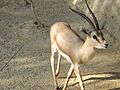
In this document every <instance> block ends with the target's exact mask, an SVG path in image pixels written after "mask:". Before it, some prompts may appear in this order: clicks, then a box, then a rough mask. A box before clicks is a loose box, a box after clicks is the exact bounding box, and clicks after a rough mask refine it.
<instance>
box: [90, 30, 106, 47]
mask: <svg viewBox="0 0 120 90" xmlns="http://www.w3.org/2000/svg"><path fill="white" fill-rule="evenodd" d="M89 36H90V38H91V39H92V40H93V43H94V45H95V48H100V49H102V48H103V49H106V48H107V47H108V44H107V42H106V41H105V39H104V37H103V33H102V32H101V31H100V30H98V31H92V32H91V33H90V35H89Z"/></svg>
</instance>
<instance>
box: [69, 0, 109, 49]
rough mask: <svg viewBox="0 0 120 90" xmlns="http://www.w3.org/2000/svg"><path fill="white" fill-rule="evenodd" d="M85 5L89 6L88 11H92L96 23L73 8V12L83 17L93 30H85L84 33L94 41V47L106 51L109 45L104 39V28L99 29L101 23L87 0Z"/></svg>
mask: <svg viewBox="0 0 120 90" xmlns="http://www.w3.org/2000/svg"><path fill="white" fill-rule="evenodd" d="M85 3H86V5H87V8H88V10H89V11H90V14H91V16H92V18H93V20H94V23H93V22H92V20H91V19H90V18H89V17H87V16H86V15H85V14H83V13H81V12H78V11H76V10H74V9H72V8H70V9H71V10H72V11H73V12H75V13H77V14H79V15H80V16H82V17H83V18H84V19H85V20H86V21H87V22H88V23H89V24H90V25H91V26H92V28H93V31H91V32H89V31H88V30H85V29H83V30H82V31H83V32H84V33H86V34H87V35H88V36H89V37H90V38H91V40H92V41H93V43H94V47H95V48H100V49H106V48H107V47H108V44H107V42H106V41H105V39H104V36H103V33H102V31H101V30H102V29H103V27H104V26H102V28H101V29H100V27H99V23H98V20H97V18H96V17H95V15H94V13H93V12H92V10H91V9H90V7H89V5H88V3H87V0H85Z"/></svg>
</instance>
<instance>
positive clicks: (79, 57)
mask: <svg viewBox="0 0 120 90" xmlns="http://www.w3.org/2000/svg"><path fill="white" fill-rule="evenodd" d="M85 2H86V5H87V8H88V10H89V11H90V13H91V15H92V17H93V20H94V23H95V24H94V23H93V22H92V21H91V19H89V18H88V17H87V16H86V15H85V14H83V13H81V12H78V11H75V10H74V9H72V8H70V9H71V10H72V11H74V12H76V13H77V14H79V15H80V16H82V17H83V18H84V19H85V20H86V21H87V22H88V23H89V24H90V25H91V26H92V28H93V31H91V32H90V31H88V30H85V29H82V31H83V32H84V33H85V34H86V35H87V38H86V40H85V41H84V40H83V39H82V38H81V37H80V36H79V35H78V34H77V33H75V32H74V31H73V30H72V29H71V27H70V25H69V24H68V23H65V22H57V23H55V24H53V25H52V26H51V30H50V39H51V67H52V73H53V78H54V84H55V88H56V89H59V87H58V84H57V80H56V76H57V75H58V73H59V66H60V58H61V56H63V57H64V58H66V59H67V61H68V62H70V63H71V67H70V69H69V72H68V75H67V78H66V82H65V85H64V87H63V90H65V89H66V86H67V84H68V81H69V78H70V76H71V74H72V72H73V71H74V72H75V75H76V76H77V79H78V81H79V84H80V87H81V90H85V88H84V84H83V81H82V76H81V73H80V71H79V69H78V67H79V65H80V64H84V63H86V62H88V61H89V60H90V59H92V58H93V56H94V54H95V48H99V49H105V48H107V47H108V44H107V43H106V41H105V39H104V37H103V33H102V31H101V29H100V28H99V24H98V21H97V19H96V17H95V15H94V14H93V12H92V11H91V9H90V8H89V6H88V3H87V1H86V0H85ZM55 52H58V64H57V69H56V71H55V67H54V55H55Z"/></svg>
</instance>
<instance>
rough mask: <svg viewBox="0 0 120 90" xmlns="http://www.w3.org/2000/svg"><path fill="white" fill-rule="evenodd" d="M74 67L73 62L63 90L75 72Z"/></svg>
mask: <svg viewBox="0 0 120 90" xmlns="http://www.w3.org/2000/svg"><path fill="white" fill-rule="evenodd" d="M73 69H74V66H73V64H72V65H71V67H70V69H69V72H68V75H67V78H66V82H65V85H64V87H63V90H65V89H66V87H67V84H68V81H69V79H70V76H71V74H72V72H73Z"/></svg>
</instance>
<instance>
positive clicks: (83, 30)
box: [80, 28, 90, 36]
mask: <svg viewBox="0 0 120 90" xmlns="http://www.w3.org/2000/svg"><path fill="white" fill-rule="evenodd" d="M80 30H81V31H82V32H84V33H85V34H87V35H88V36H90V32H89V31H88V30H87V29H85V28H81V29H80Z"/></svg>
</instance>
